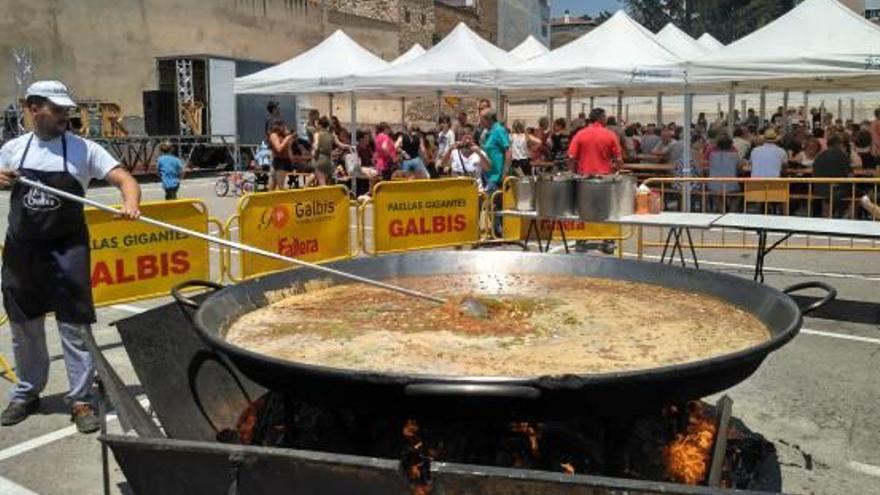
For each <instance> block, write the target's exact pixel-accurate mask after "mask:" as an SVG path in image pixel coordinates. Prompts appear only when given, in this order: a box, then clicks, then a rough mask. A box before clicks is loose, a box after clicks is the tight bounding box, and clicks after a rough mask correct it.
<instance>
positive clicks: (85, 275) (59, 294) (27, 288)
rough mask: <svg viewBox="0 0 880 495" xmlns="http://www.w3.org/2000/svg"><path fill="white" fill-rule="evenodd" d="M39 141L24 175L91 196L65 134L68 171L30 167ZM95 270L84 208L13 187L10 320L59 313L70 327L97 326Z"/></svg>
mask: <svg viewBox="0 0 880 495" xmlns="http://www.w3.org/2000/svg"><path fill="white" fill-rule="evenodd" d="M33 140H34V136H33V134H31V137H30V138H29V139H28V142H27V146H26V147H25V149H24V153H22V156H21V161H20V162H19V166H18V168H19V173H21V175H22V176H24V177H26V178H28V179H31V180H33V181H38V182H41V183H43V184H45V185H47V186H51V187H54V188H56V189H60V190H62V191H65V192H68V193H71V194H75V195H77V196H80V197H83V196H85V189H83V186H82V184H81V183H80V182H79V180H78V179H77V178H76V177H75V176H74V175H73V174H71V173H70V172H69V171H68V168H67V140H66V139H65V136H63V135H62V136H61V148H62V160H63V168H62V169H61V170H59V171H52V172H47V171H43V170H33V169H30V168H27V167H26V166H25V160H26V158H27V154H28V151H29V150H30V147H31V143H32V142H33ZM90 270H91V264H90V257H89V230H88V227H87V226H86V221H85V214H84V212H83V206H82V205H81V204H79V203H74V202H72V201H65V200H62V199H61V198H59V197H57V196H54V195H52V194H48V193H44V192H42V191H40V190H39V189H35V188H32V187H30V186H26V185H24V184H21V183H16V184H15V185H13V186H12V194H11V204H10V209H9V226H8V227H7V230H6V244H5V246H4V248H3V269H2V277H3V281H2V290H3V306H4V307H5V309H6V314H7V315H9V318H10V320H12V321H15V322H23V321H26V320H31V319H34V318H37V317H40V316H43V315H45V314H47V313H51V312H54V313H55V316H56V318H57V319H58V321H62V322H65V323H80V324H84V323H94V322H95V307H94V304H93V303H92V286H91V279H90Z"/></svg>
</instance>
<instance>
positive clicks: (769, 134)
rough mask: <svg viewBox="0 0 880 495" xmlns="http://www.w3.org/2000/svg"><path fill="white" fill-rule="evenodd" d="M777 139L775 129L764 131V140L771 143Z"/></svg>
mask: <svg viewBox="0 0 880 495" xmlns="http://www.w3.org/2000/svg"><path fill="white" fill-rule="evenodd" d="M777 139H779V135H778V134H776V129H767V130H766V131H764V141H767V142H770V143H773V142H776V140H777Z"/></svg>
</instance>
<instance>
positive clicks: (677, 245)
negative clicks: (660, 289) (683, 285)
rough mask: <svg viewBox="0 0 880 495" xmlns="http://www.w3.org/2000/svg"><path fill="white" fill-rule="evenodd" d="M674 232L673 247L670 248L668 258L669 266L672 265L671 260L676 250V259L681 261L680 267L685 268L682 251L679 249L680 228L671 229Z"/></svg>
mask: <svg viewBox="0 0 880 495" xmlns="http://www.w3.org/2000/svg"><path fill="white" fill-rule="evenodd" d="M672 231H673V232H675V245H674V246H672V256H670V257H669V264H672V258H673V257H675V251H676V250H678V259H679V260H681V267H682V268H686V267H687V263H686V262H685V261H684V249H682V247H681V228H680V227H676V228H674V229H672Z"/></svg>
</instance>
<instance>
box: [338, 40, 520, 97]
mask: <svg viewBox="0 0 880 495" xmlns="http://www.w3.org/2000/svg"><path fill="white" fill-rule="evenodd" d="M520 64H522V61H521V60H519V59H517V58H516V57H514V56H513V55H510V54H509V53H507V52H506V51H504V50H502V49H500V48H498V47H497V46H495V45H493V44H492V43H490V42H488V41H486V40H484V39H483V38H481V37H480V36H479V35H478V34H477V33H475V32H473V31H472V30H471V29H470V28H469V27H468V26H467V25H466V24H464V23H459V25H458V26H456V28H455V29H454V30H452V32H451V33H449V35H447V36H446V37H445V38H443V40H441V41H440V42H439V43H437V44H436V45H434V46H433V47H432V48H431V49H430V50H428V51H427V52H425V53H424V54H422V55H421V56H419V57H417V58H415V59H413V60H410V61H409V62H405V63H401V64H399V65H395V66H393V67H391V68H389V69H386V70H380V71H378V72H374V73H370V74H365V75H358V76H356V77H352V78H350V81H351V88H352V89H354V90H355V91H356V92H357V93H358V94H372V95H380V96H382V95H384V96H405V95H423V94H425V93H426V92H429V91H443V92H446V93H452V94H490V93H494V92H495V91H496V88H497V87H498V73H499V71H501V70H502V69H513V68H514V67H516V66H517V65H520Z"/></svg>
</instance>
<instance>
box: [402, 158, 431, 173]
mask: <svg viewBox="0 0 880 495" xmlns="http://www.w3.org/2000/svg"><path fill="white" fill-rule="evenodd" d="M400 170H403V171H404V172H411V173H416V174H420V175H422V176H423V177H428V176H429V174H428V167H426V166H425V162H424V161H422V158H421V157H416V158H411V159H409V160H404V161H403V163H402V164H401V165H400Z"/></svg>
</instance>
